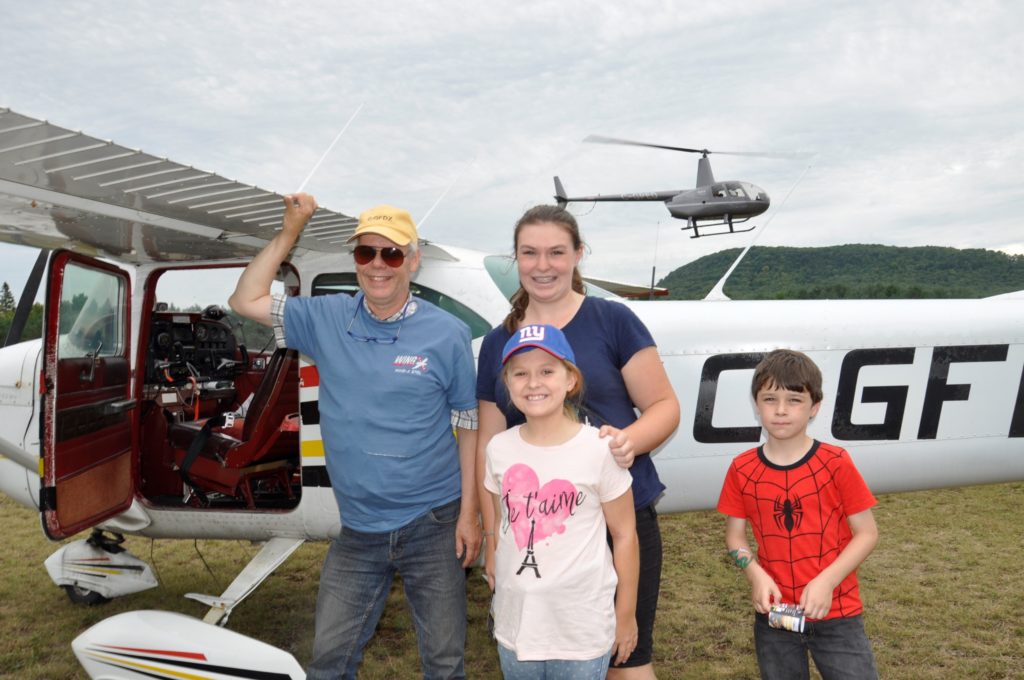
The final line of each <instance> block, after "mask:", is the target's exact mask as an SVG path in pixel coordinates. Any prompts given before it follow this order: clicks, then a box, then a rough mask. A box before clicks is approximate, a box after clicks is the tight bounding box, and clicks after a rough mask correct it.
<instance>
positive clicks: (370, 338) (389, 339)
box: [345, 246, 412, 345]
mask: <svg viewBox="0 0 1024 680" xmlns="http://www.w3.org/2000/svg"><path fill="white" fill-rule="evenodd" d="M360 247H362V246H360ZM367 247H369V246H367ZM411 304H412V298H410V299H409V300H408V301H406V303H405V305H404V306H403V307H402V311H401V312H400V313H399V317H398V319H397V321H398V322H399V323H398V330H396V331H395V334H394V336H390V335H386V336H384V337H377V336H374V335H362V334H360V333H355V332H353V331H352V324H354V323H355V321H356V317H357V316H359V314H360V313H361V312H365V310H364V309H363V307H364V305H365V302H364V301H363V297H362V295H359V296H358V298H357V301H356V306H355V307H356V311H355V313H354V314H353V315H352V318H351V319H350V320H349V322H348V326H346V327H345V332H346V333H348V335H349V337H350V338H352V339H353V340H358V341H359V342H375V343H377V344H378V345H393V344H395V343H396V342H398V335H399V333H401V332H402V326H403V325H404V324H405V317H406V316H408V314H409V305H411Z"/></svg>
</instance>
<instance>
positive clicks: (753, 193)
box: [740, 182, 767, 201]
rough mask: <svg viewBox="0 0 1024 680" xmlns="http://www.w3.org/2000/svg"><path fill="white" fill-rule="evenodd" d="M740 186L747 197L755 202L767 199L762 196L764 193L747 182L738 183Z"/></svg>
mask: <svg viewBox="0 0 1024 680" xmlns="http://www.w3.org/2000/svg"><path fill="white" fill-rule="evenodd" d="M740 185H742V186H743V188H744V189H745V190H746V192H747V196H749V197H750V198H752V199H754V200H755V201H763V200H765V199H766V198H767V197H766V196H765V194H764V191H762V190H761V189H760V188H759V187H757V186H755V185H753V184H751V183H749V182H740Z"/></svg>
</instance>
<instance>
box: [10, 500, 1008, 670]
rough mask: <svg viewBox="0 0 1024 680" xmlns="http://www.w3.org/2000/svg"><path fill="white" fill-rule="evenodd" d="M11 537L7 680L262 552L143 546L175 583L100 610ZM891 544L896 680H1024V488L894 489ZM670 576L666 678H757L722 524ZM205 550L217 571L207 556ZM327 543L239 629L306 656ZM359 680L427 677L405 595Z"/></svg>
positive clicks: (669, 546) (675, 541)
mask: <svg viewBox="0 0 1024 680" xmlns="http://www.w3.org/2000/svg"><path fill="white" fill-rule="evenodd" d="M0 516H2V517H3V519H4V526H5V528H6V530H7V535H8V538H9V539H10V540H8V542H7V544H6V547H5V548H4V549H3V550H0V567H2V574H3V577H2V579H0V677H2V678H18V679H19V680H21V679H36V678H46V679H49V680H57V679H62V678H80V677H83V674H82V672H81V670H80V669H79V666H78V664H77V662H76V661H75V659H74V656H73V654H72V652H71V646H70V643H71V640H72V639H73V638H74V637H75V636H76V635H77V634H78V633H80V632H81V631H83V630H85V629H86V628H88V627H89V626H90V625H92V624H93V623H95V622H97V621H99V620H101V619H103V618H106V617H108V616H111V615H113V614H115V613H118V612H122V611H129V610H133V609H164V610H171V611H179V612H183V613H186V614H190V615H193V616H197V617H201V616H202V615H203V613H204V611H203V609H202V607H201V606H200V605H199V604H198V603H196V602H192V601H190V600H185V599H184V598H183V597H182V595H183V594H184V593H186V592H190V591H199V592H206V593H219V592H221V590H222V589H223V588H224V587H226V586H227V584H228V583H229V582H230V581H231V579H232V578H233V577H234V575H235V574H236V573H237V572H238V571H239V570H240V569H241V568H242V567H243V566H244V565H245V563H246V562H247V561H248V560H249V559H250V558H251V557H252V556H253V555H254V554H255V552H256V547H255V546H252V545H250V544H247V543H239V542H214V541H199V542H198V543H197V544H194V543H193V542H192V541H159V542H156V543H151V542H150V541H149V540H148V539H137V538H130V539H129V540H128V543H129V546H128V547H129V548H130V549H131V550H132V552H133V553H135V554H136V555H137V556H138V557H140V558H143V559H146V560H147V561H149V562H150V563H151V564H152V565H154V566H155V568H156V570H157V572H158V576H159V578H160V581H161V587H160V588H157V589H154V590H151V591H148V592H144V593H139V594H137V595H134V596H130V597H127V598H122V599H120V600H117V601H114V602H111V603H109V604H106V605H103V606H99V607H78V606H74V605H72V604H70V603H69V602H68V601H67V599H66V597H65V596H64V593H63V592H62V591H60V590H59V589H58V588H56V587H55V586H53V584H52V583H51V581H50V579H49V577H48V576H47V575H46V572H45V570H44V569H43V566H42V562H43V560H44V559H45V558H46V557H47V556H48V555H49V554H50V553H51V552H52V551H53V550H54V549H55V547H56V546H55V545H54V544H51V543H49V542H47V541H46V540H45V539H44V538H43V536H42V533H41V531H40V529H39V520H38V516H37V515H36V514H35V513H32V512H29V511H28V510H25V509H24V508H21V507H20V506H16V505H15V504H13V503H12V502H11V501H10V500H8V499H6V498H0ZM876 517H877V520H878V525H879V529H880V532H881V541H880V544H879V546H878V548H877V549H876V550H875V552H874V554H872V556H871V557H870V558H868V561H867V562H866V563H865V564H864V565H863V567H862V568H861V570H860V578H861V592H862V596H863V598H864V601H865V606H866V611H867V613H866V621H867V629H868V634H869V636H870V637H871V639H872V641H873V643H874V647H875V655H876V657H877V659H878V666H879V671H880V673H881V676H882V677H883V678H886V679H904V678H905V679H908V680H909V679H914V680H918V679H921V678H991V679H994V678H1024V611H1022V604H1024V577H1022V576H1021V573H1022V557H1024V483H1021V482H1016V483H1011V484H1000V485H993V486H978V487H969V488H962V489H944V490H938V491H929V492H918V493H911V494H893V495H887V496H882V497H881V498H880V499H879V506H878V508H877V509H876ZM662 531H663V534H664V539H665V567H664V572H663V579H662V595H661V605H660V609H659V613H658V625H657V628H656V636H657V641H656V644H657V669H658V673H659V677H660V678H662V680H673V679H676V678H680V679H684V678H694V679H697V678H700V679H703V678H754V677H756V676H757V668H756V664H755V662H754V656H753V643H752V639H751V610H750V606H749V604H748V602H749V600H748V593H747V587H746V580H745V579H744V578H743V576H742V575H741V574H740V573H739V572H738V571H737V570H736V569H735V568H733V567H731V566H729V565H727V564H726V561H725V559H724V556H723V555H724V550H723V539H722V531H723V520H722V518H721V517H720V516H718V515H716V514H715V513H711V512H701V513H689V514H685V515H674V516H666V517H663V518H662ZM197 551H198V552H199V553H202V556H203V557H204V558H205V560H206V562H207V563H208V564H209V570H207V568H206V566H204V563H203V560H202V559H200V557H199V556H198V555H197ZM323 553H324V545H323V544H310V545H305V546H303V547H302V548H300V549H299V550H298V551H297V552H296V553H295V554H294V555H293V556H292V558H291V559H290V560H289V561H288V562H286V563H285V564H284V565H283V566H282V567H281V568H280V569H278V571H277V572H275V573H274V574H273V575H272V576H271V577H270V578H269V579H267V581H266V582H265V583H264V584H263V585H262V586H261V587H260V589H259V590H258V591H257V592H256V593H255V594H254V595H253V596H252V597H251V598H250V599H249V600H247V601H246V602H245V603H243V604H242V605H241V606H240V607H239V608H238V609H237V610H236V611H235V613H234V614H233V616H232V618H231V622H230V628H232V629H233V630H236V631H238V632H240V633H244V634H246V635H251V636H253V637H257V638H259V639H261V640H263V641H265V642H268V643H270V644H273V645H276V646H278V647H281V648H283V649H286V650H288V651H289V652H291V653H292V654H294V655H295V657H296V658H297V659H298V660H299V662H300V663H304V662H306V661H307V660H308V659H309V653H310V648H311V645H312V630H313V607H314V602H315V598H316V588H317V576H318V573H319V566H320V561H321V559H322V557H323ZM487 603H488V593H487V588H486V586H485V585H484V583H483V580H482V579H480V578H479V577H478V576H476V575H474V577H473V578H472V579H471V582H470V590H469V615H470V621H469V630H470V636H469V641H468V645H467V673H468V675H469V677H470V678H498V677H500V675H499V673H498V671H497V657H496V654H495V652H494V648H493V646H492V644H491V642H490V641H489V640H488V639H487V634H486V617H487ZM360 677H361V678H368V679H370V680H384V679H387V680H395V679H401V678H416V677H419V676H418V661H417V657H416V651H415V640H414V634H413V632H412V627H411V625H410V622H409V618H408V616H407V614H406V612H405V608H404V604H403V598H402V596H401V594H400V591H399V590H398V589H397V588H396V589H395V590H393V591H392V596H391V601H390V602H389V605H388V609H387V611H386V613H385V615H384V618H383V620H382V621H381V624H380V627H379V630H378V632H377V635H376V636H375V638H374V640H373V641H372V642H371V644H370V646H369V648H368V650H367V656H366V660H365V662H364V665H363V670H362V673H361V674H360Z"/></svg>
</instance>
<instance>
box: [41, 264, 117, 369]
mask: <svg viewBox="0 0 1024 680" xmlns="http://www.w3.org/2000/svg"><path fill="white" fill-rule="evenodd" d="M69 296H70V297H69ZM124 305H125V287H124V283H123V281H122V280H121V278H120V277H118V276H115V275H113V274H111V273H109V272H105V271H100V270H98V269H92V268H89V267H81V266H78V265H76V264H74V263H71V264H68V266H67V267H66V268H65V269H64V286H63V288H62V290H61V300H60V312H59V319H60V340H59V342H58V343H57V353H58V356H59V357H60V358H61V359H70V358H81V357H86V356H93V357H97V356H114V355H117V354H121V353H122V351H123V348H124V335H125V328H124V323H123V322H122V318H121V317H122V315H121V314H120V312H119V310H121V309H124Z"/></svg>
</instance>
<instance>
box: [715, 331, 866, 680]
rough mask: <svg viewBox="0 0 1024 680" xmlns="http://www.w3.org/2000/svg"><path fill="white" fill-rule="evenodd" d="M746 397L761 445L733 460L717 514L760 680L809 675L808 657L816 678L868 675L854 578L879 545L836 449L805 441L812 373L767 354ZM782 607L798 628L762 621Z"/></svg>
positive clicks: (815, 381)
mask: <svg viewBox="0 0 1024 680" xmlns="http://www.w3.org/2000/svg"><path fill="white" fill-rule="evenodd" d="M751 392H752V393H753V396H754V402H755V405H756V407H757V413H758V416H759V417H760V420H761V426H762V427H763V428H764V431H765V434H766V441H765V443H764V444H763V445H761V446H759V447H757V448H754V449H751V450H749V451H747V452H745V453H742V454H740V455H739V456H737V457H736V458H735V459H734V460H733V462H732V465H731V466H730V467H729V472H728V473H727V475H726V478H725V484H724V485H723V487H722V494H721V496H720V498H719V500H718V511H719V512H721V513H723V514H725V515H728V519H727V520H726V529H725V543H726V546H727V547H728V550H729V556H730V557H731V558H732V560H733V562H734V563H735V564H736V566H737V567H739V568H740V569H742V570H743V572H744V573H745V574H746V576H747V580H748V581H750V588H751V594H752V599H753V603H754V610H755V611H756V614H755V617H754V644H755V647H756V649H757V663H758V666H759V667H760V669H761V677H762V678H765V679H768V678H780V679H785V680H791V679H793V678H808V677H809V669H808V662H807V652H808V651H810V653H811V656H812V657H813V658H814V663H815V665H816V666H817V667H818V671H819V672H820V673H821V675H822V678H824V680H832V679H833V678H877V677H878V672H877V670H876V668H875V659H874V654H873V653H872V651H871V643H870V642H869V641H868V638H867V635H866V634H865V632H864V622H863V619H862V616H861V612H862V611H863V606H862V605H861V601H860V595H859V592H858V587H857V576H856V573H855V570H856V568H857V567H858V566H859V565H860V563H861V562H863V561H864V559H865V558H867V556H868V555H869V554H871V551H872V550H873V549H874V547H875V544H876V543H877V542H878V528H877V527H876V526H875V519H874V516H873V515H872V513H871V507H872V506H873V505H875V497H874V496H873V495H872V494H871V491H870V490H869V489H868V487H867V485H866V484H865V483H864V480H863V479H862V478H861V476H860V473H859V472H857V468H856V467H854V465H853V461H852V460H851V459H850V455H849V454H848V453H847V452H846V451H845V450H843V449H841V448H839V447H838V446H833V445H831V444H825V443H822V442H819V441H816V440H814V439H812V438H810V437H809V436H807V424H808V423H809V422H810V420H811V419H812V418H814V416H815V415H817V413H818V408H819V407H820V406H821V399H822V392H821V371H820V370H819V369H818V367H817V366H816V365H815V364H814V362H813V361H811V359H810V358H809V357H808V356H807V355H805V354H802V353H800V352H794V351H791V350H776V351H774V352H770V353H769V354H768V355H767V356H765V358H764V359H763V360H762V361H761V363H759V364H758V365H757V368H756V369H755V370H754V379H753V382H752V384H751ZM748 522H749V523H750V526H751V528H752V530H753V533H754V539H755V541H756V542H757V545H758V554H757V558H756V559H755V557H754V554H753V553H752V552H751V550H750V546H749V544H748V543H747V523H748ZM783 603H784V604H790V605H799V606H800V607H801V608H802V610H803V615H804V616H805V617H806V625H805V627H804V629H803V632H790V631H789V630H786V629H784V628H774V627H772V626H770V625H769V616H768V614H769V611H770V610H771V608H772V606H773V605H778V604H783Z"/></svg>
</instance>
